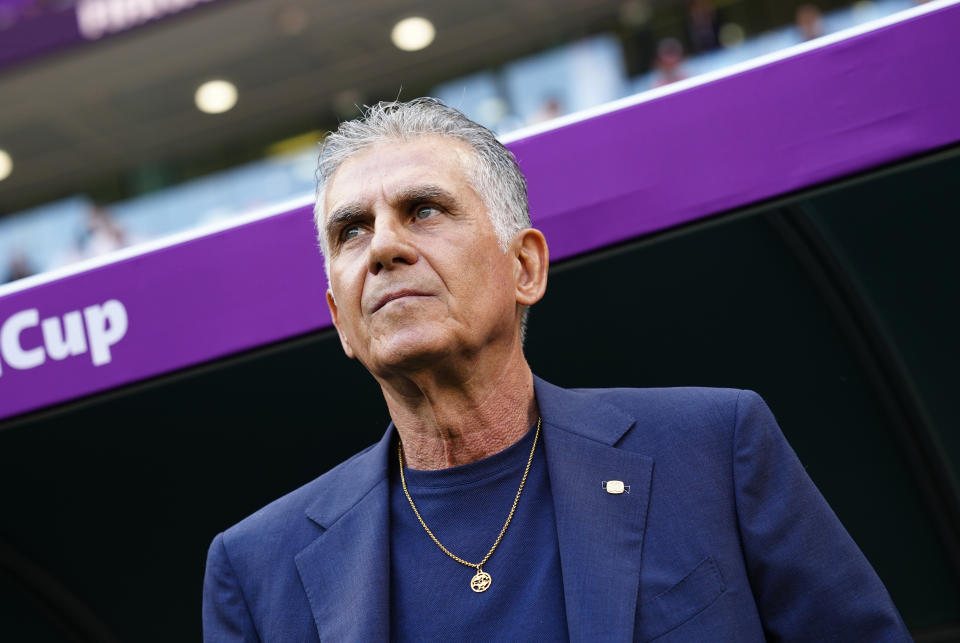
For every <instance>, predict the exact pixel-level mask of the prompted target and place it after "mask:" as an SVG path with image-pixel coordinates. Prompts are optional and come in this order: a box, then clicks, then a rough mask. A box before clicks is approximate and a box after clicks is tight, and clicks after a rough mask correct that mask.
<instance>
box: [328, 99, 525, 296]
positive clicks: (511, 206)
mask: <svg viewBox="0 0 960 643" xmlns="http://www.w3.org/2000/svg"><path fill="white" fill-rule="evenodd" d="M421 136H443V137H446V138H450V139H453V140H456V141H460V142H461V143H464V144H465V145H466V146H467V147H469V148H470V149H471V150H472V151H473V156H474V162H473V163H471V167H469V168H466V169H467V175H468V180H469V181H470V185H471V186H472V187H473V189H474V190H475V191H476V192H477V195H478V196H479V197H480V199H481V201H483V204H484V205H485V206H486V208H487V212H489V214H490V222H491V223H492V224H493V229H494V231H495V232H496V235H497V240H498V241H499V243H500V248H501V249H502V250H503V251H504V252H506V250H507V247H508V246H509V245H510V242H511V241H512V240H513V237H514V236H515V235H516V234H517V233H518V232H519V231H520V230H523V229H524V228H529V227H530V211H529V206H528V205H527V181H526V179H525V178H524V177H523V174H522V173H521V172H520V167H519V166H518V165H517V161H516V159H515V158H514V156H513V154H512V153H511V152H510V150H508V149H507V148H505V147H504V146H503V144H502V143H501V142H500V141H498V140H497V137H496V135H495V134H494V133H493V132H491V131H490V130H489V129H487V128H486V127H484V126H483V125H480V124H478V123H474V122H473V121H471V120H470V119H469V118H467V117H466V116H464V115H463V114H462V113H461V112H460V111H459V110H457V109H454V108H453V107H449V106H448V105H445V104H444V103H443V102H441V101H439V100H437V99H436V98H416V99H414V100H411V101H409V102H406V103H401V102H398V101H393V102H380V103H377V104H376V105H373V106H372V107H366V108H364V113H363V116H362V117H361V118H358V119H357V120H353V121H347V122H345V123H341V124H340V127H338V128H337V131H336V132H331V133H330V134H329V135H328V136H327V137H326V139H324V142H323V145H322V147H321V149H320V160H319V162H318V163H317V202H316V204H315V205H314V208H313V218H314V223H315V224H316V226H317V234H318V236H319V241H320V249H321V251H322V252H323V254H324V256H325V257H327V258H328V259H329V248H328V247H327V240H326V236H325V235H324V233H323V232H324V230H323V229H324V217H325V216H326V212H325V211H324V198H325V197H326V193H327V185H328V184H329V182H330V179H331V178H333V175H334V174H335V173H336V171H337V169H338V168H339V167H340V166H341V165H342V164H343V162H344V161H346V160H347V159H348V158H350V157H351V156H353V155H354V154H356V153H358V152H361V151H363V150H365V149H367V148H370V147H373V146H374V145H377V144H380V143H386V142H391V141H408V140H411V139H415V138H418V137H421ZM329 274H330V273H329V270H328V271H327V276H328V277H329Z"/></svg>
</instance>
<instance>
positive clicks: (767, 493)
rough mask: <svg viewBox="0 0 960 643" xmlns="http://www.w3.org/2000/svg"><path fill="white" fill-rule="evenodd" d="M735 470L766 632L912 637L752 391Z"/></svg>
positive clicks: (801, 636)
mask: <svg viewBox="0 0 960 643" xmlns="http://www.w3.org/2000/svg"><path fill="white" fill-rule="evenodd" d="M733 475H734V485H735V489H736V502H737V517H738V520H739V526H740V534H741V539H742V542H743V549H744V556H745V558H746V563H747V570H748V573H749V576H750V583H751V586H752V589H753V594H754V598H755V600H756V603H757V607H758V609H759V611H760V617H761V619H762V621H763V626H764V630H765V631H766V634H767V637H768V638H770V639H773V640H780V641H818V642H819V641H845V642H846V641H864V642H866V641H870V642H871V643H872V642H875V641H911V640H912V639H911V638H910V634H909V632H908V631H907V629H906V626H905V625H904V624H903V621H902V619H901V618H900V614H899V613H898V612H897V609H896V607H894V605H893V602H892V601H891V599H890V596H889V594H888V593H887V590H886V588H884V586H883V583H882V582H881V581H880V578H879V577H878V576H877V574H876V572H874V570H873V568H872V567H871V566H870V563H868V562H867V560H866V558H865V557H864V556H863V554H862V553H861V552H860V550H859V548H858V547H857V545H856V544H855V543H854V542H853V539H852V538H851V537H850V535H849V534H847V532H846V530H845V529H844V528H843V525H841V524H840V521H839V519H838V518H837V517H836V515H835V514H834V513H833V511H832V510H831V509H830V507H829V505H828V504H827V502H826V500H824V498H823V496H822V495H821V494H820V492H819V491H818V490H817V488H816V487H815V486H814V484H813V482H812V481H811V480H810V478H809V477H808V476H807V473H806V471H804V469H803V466H802V465H801V464H800V461H799V460H798V459H797V456H796V454H795V453H794V452H793V449H791V447H790V445H789V444H787V441H786V439H785V438H784V436H783V434H782V433H781V431H780V428H779V427H778V426H777V423H776V421H775V420H774V418H773V415H772V414H771V413H770V410H769V409H768V408H767V406H766V404H764V402H763V400H762V399H761V398H760V396H758V395H757V394H756V393H753V392H752V391H743V392H741V393H740V396H739V398H738V400H737V410H736V420H735V428H734V444H733Z"/></svg>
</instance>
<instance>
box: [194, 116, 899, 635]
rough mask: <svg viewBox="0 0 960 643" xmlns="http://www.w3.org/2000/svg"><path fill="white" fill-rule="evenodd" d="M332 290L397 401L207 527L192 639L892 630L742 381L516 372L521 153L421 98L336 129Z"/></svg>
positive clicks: (537, 267)
mask: <svg viewBox="0 0 960 643" xmlns="http://www.w3.org/2000/svg"><path fill="white" fill-rule="evenodd" d="M319 177H320V178H319V180H320V184H319V190H318V199H317V206H316V222H317V229H318V232H319V235H320V242H321V246H322V249H323V253H324V256H325V258H326V266H327V271H328V277H329V283H330V289H329V290H328V291H327V303H328V305H329V307H330V312H331V314H332V317H333V322H334V325H335V326H336V329H337V332H338V333H339V336H340V341H341V342H342V345H343V350H344V352H345V353H346V354H347V356H348V357H351V358H355V359H358V360H360V362H361V363H362V364H363V365H364V366H365V367H366V368H367V370H369V371H370V373H371V374H372V375H373V377H374V378H375V379H376V380H377V382H378V383H379V384H380V387H381V389H382V391H383V396H384V399H385V400H386V403H387V407H388V409H389V411H390V417H391V418H392V420H393V422H392V423H391V424H390V426H389V428H388V429H387V431H386V433H385V435H384V436H383V438H382V439H381V440H380V442H379V443H377V444H376V445H374V446H372V447H370V448H368V449H367V450H365V451H363V452H362V453H359V454H357V455H356V456H354V457H353V458H351V459H350V460H348V461H346V462H344V463H343V464H341V465H340V466H338V467H336V468H335V469H333V470H331V471H329V472H327V473H326V474H324V475H322V476H320V477H319V478H317V479H316V480H314V481H313V482H311V483H309V484H307V485H306V486H304V487H302V488H300V489H298V490H296V491H294V492H292V493H291V494H289V495H287V496H285V497H283V498H281V499H280V500H277V501H276V502H274V503H272V504H270V505H268V506H267V507H265V508H263V509H261V510H260V511H259V512H257V513H255V514H254V515H252V516H250V517H249V518H247V519H246V520H244V521H242V522H240V523H239V524H237V525H235V526H234V527H232V528H230V529H228V530H226V531H225V532H224V533H222V534H220V535H218V536H217V537H216V538H215V539H214V541H213V544H212V545H211V547H210V553H209V556H208V560H207V574H206V579H205V584H204V611H203V620H204V635H205V638H206V639H207V640H209V641H257V640H261V641H310V640H317V639H320V640H331V641H373V640H385V639H390V638H392V639H399V640H461V639H475V638H483V639H487V640H566V639H570V640H578V641H584V640H591V641H593V640H596V641H627V640H642V641H645V640H650V639H654V638H657V637H660V638H659V639H658V640H662V641H667V640H670V641H763V640H765V639H767V638H771V639H783V640H805V641H827V640H831V641H907V640H909V635H908V634H907V632H906V630H905V628H904V626H903V623H902V622H901V620H900V617H899V615H898V614H897V612H896V609H895V608H894V607H893V605H892V604H891V602H890V599H889V597H888V595H887V593H886V590H885V589H884V588H883V585H882V584H881V583H880V581H879V579H878V578H877V576H876V575H875V574H874V572H873V570H872V569H871V568H870V566H869V565H868V563H867V562H866V561H865V560H864V558H863V556H862V554H861V553H860V552H859V550H858V549H857V547H856V545H855V544H854V543H853V542H852V540H851V539H850V537H849V536H848V535H847V534H846V532H845V531H844V529H843V527H842V526H841V525H840V524H839V522H838V521H837V519H836V517H835V516H834V515H833V513H832V512H831V511H830V509H829V507H828V506H827V505H826V503H825V502H824V500H823V498H822V497H821V496H820V495H819V493H818V492H817V490H816V489H815V488H814V486H813V484H812V483H811V482H810V480H809V479H808V478H807V476H806V474H805V473H804V471H803V468H802V466H801V465H800V464H799V462H798V461H797V459H796V457H795V455H794V454H793V452H792V451H791V449H790V448H789V446H788V445H787V444H786V443H785V441H784V439H783V436H782V435H781V433H780V430H779V429H778V427H777V425H776V423H775V422H774V420H773V418H772V416H771V415H770V413H769V411H768V410H767V408H766V406H765V405H764V404H763V402H762V401H761V400H760V398H759V397H758V396H757V395H755V394H753V393H750V392H745V391H730V390H712V389H692V388H690V389H656V390H634V389H616V390H581V391H568V390H563V389H560V388H557V387H555V386H552V385H550V384H548V383H546V382H544V381H542V380H539V379H537V378H535V377H534V376H533V374H532V373H531V371H530V367H529V366H528V364H527V362H526V360H525V359H524V355H523V334H524V326H525V315H526V311H527V308H528V307H529V306H531V305H533V304H535V303H536V302H537V301H538V300H539V299H540V298H541V297H542V296H543V294H544V291H545V289H546V284H547V263H548V257H547V244H546V241H545V240H544V237H543V235H542V234H541V233H540V232H538V231H537V230H534V229H532V228H530V227H529V218H528V214H527V199H526V185H525V182H524V179H523V176H522V175H521V173H520V171H519V169H518V167H517V165H516V162H515V161H514V159H513V157H512V155H511V154H510V152H508V151H507V150H506V149H505V148H504V147H503V146H502V145H501V144H500V143H499V142H498V141H497V140H496V138H495V137H494V135H493V134H492V133H491V132H490V131H488V130H486V129H485V128H483V127H481V126H479V125H477V124H476V123H473V122H472V121H470V120H468V119H467V118H466V117H464V116H463V115H462V114H460V113H459V112H457V111H456V110H454V109H451V108H449V107H446V106H445V105H443V104H441V103H439V102H437V101H433V100H429V99H422V100H416V101H412V102H409V103H381V104H380V105H377V106H375V107H373V108H370V109H368V111H367V113H366V115H365V117H364V118H363V119H361V120H358V121H353V122H347V123H344V124H342V125H341V126H340V128H339V129H338V131H337V132H336V133H333V134H331V135H330V136H329V137H328V138H327V140H326V142H325V144H324V149H323V152H322V154H321V159H320V167H319Z"/></svg>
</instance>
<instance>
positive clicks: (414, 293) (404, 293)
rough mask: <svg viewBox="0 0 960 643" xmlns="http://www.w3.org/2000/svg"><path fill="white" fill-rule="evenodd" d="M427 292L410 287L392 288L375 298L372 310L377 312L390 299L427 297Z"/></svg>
mask: <svg viewBox="0 0 960 643" xmlns="http://www.w3.org/2000/svg"><path fill="white" fill-rule="evenodd" d="M427 296H429V293H425V292H422V291H419V290H411V289H402V290H393V291H390V292H388V293H387V294H385V295H384V296H383V297H381V298H380V299H378V300H377V304H376V305H375V306H374V307H373V311H372V312H374V313H375V312H377V311H378V310H380V309H381V308H383V307H384V306H386V305H387V304H389V303H390V302H391V301H394V300H396V299H402V298H403V297H427Z"/></svg>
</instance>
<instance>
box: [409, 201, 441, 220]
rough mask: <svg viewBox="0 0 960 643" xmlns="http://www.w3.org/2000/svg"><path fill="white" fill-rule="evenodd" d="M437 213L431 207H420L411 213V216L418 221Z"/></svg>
mask: <svg viewBox="0 0 960 643" xmlns="http://www.w3.org/2000/svg"><path fill="white" fill-rule="evenodd" d="M436 213H437V209H436V208H435V207H433V206H432V205H421V206H418V207H417V209H416V210H414V211H413V216H415V217H416V218H417V219H419V220H423V219H427V218H429V217H432V216H433V215H434V214H436Z"/></svg>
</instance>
